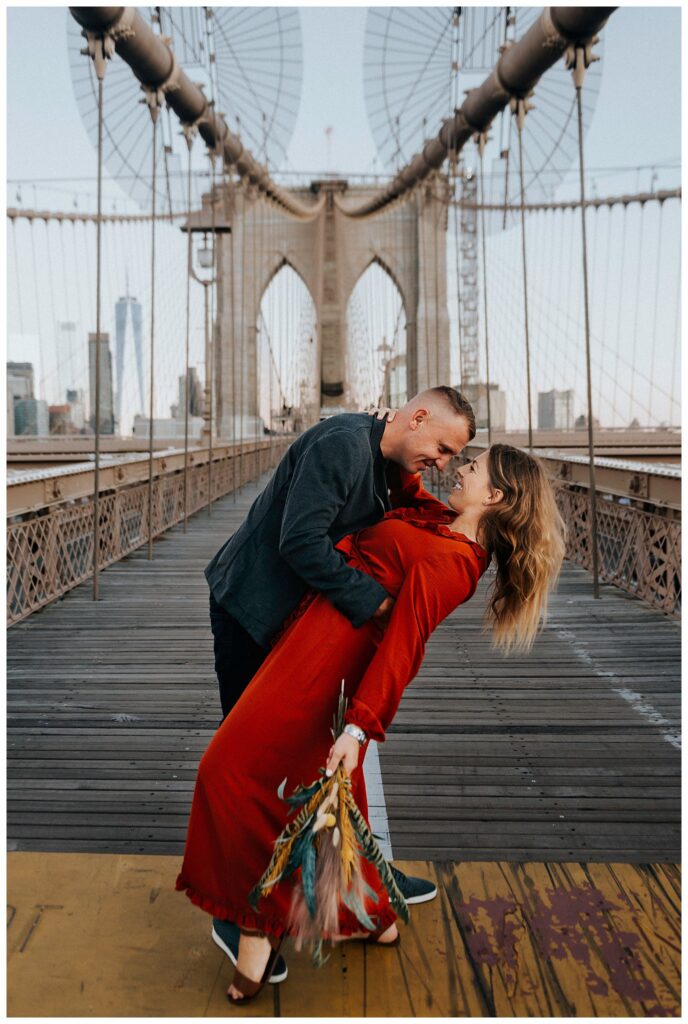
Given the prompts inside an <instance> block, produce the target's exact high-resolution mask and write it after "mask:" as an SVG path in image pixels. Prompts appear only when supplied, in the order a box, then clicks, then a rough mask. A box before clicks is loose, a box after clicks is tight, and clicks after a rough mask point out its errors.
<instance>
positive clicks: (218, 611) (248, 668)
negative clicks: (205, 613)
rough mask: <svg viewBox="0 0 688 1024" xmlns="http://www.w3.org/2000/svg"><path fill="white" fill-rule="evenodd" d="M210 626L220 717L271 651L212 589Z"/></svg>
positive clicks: (231, 706) (240, 693)
mask: <svg viewBox="0 0 688 1024" xmlns="http://www.w3.org/2000/svg"><path fill="white" fill-rule="evenodd" d="M210 628H211V629H212V631H213V639H214V646H215V672H216V673H217V681H218V683H219V684H220V702H221V704H222V717H223V718H226V717H227V715H228V714H229V712H230V711H231V710H232V708H233V707H234V705H235V704H236V702H237V701H238V700H239V697H241V695H242V693H243V692H244V690H245V689H246V687H247V686H248V684H249V683H250V681H251V680H252V679H253V677H254V675H255V674H256V672H257V671H258V669H259V668H260V666H261V665H262V664H263V662H264V661H265V659H266V658H267V656H268V654H269V653H270V651H269V649H268V648H265V647H261V646H260V645H259V644H257V643H256V641H255V640H254V639H253V637H252V636H251V635H250V634H249V633H247V632H246V630H245V629H244V627H243V626H241V625H240V624H239V623H238V622H237V621H236V619H233V618H232V616H231V615H230V614H229V613H228V612H226V611H225V609H224V608H223V607H222V605H220V604H218V603H217V601H216V600H215V598H214V597H213V594H212V591H211V592H210Z"/></svg>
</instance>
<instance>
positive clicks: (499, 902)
mask: <svg viewBox="0 0 688 1024" xmlns="http://www.w3.org/2000/svg"><path fill="white" fill-rule="evenodd" d="M481 910H482V911H484V913H485V914H486V915H487V917H488V918H489V920H490V924H491V925H492V929H493V931H492V932H491V933H490V932H488V931H487V930H486V929H485V928H484V927H483V926H482V925H480V924H478V916H479V913H480V911H481ZM458 911H459V914H460V915H461V918H462V921H463V926H464V931H465V935H466V941H467V943H468V946H469V949H470V951H471V955H472V957H473V959H474V960H476V961H477V962H478V963H481V964H489V965H490V966H491V967H494V966H496V965H497V964H507V965H508V966H509V967H512V968H515V967H516V966H517V956H516V938H517V936H516V932H517V930H518V929H520V928H521V927H522V925H521V922H520V915H519V911H518V904H517V903H516V902H515V901H514V900H513V899H509V898H508V897H500V896H496V897H494V898H492V899H488V900H481V899H478V897H477V896H472V897H471V899H470V900H469V901H468V903H462V904H461V905H460V906H459V907H458Z"/></svg>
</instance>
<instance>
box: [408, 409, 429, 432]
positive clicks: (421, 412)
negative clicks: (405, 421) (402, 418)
mask: <svg viewBox="0 0 688 1024" xmlns="http://www.w3.org/2000/svg"><path fill="white" fill-rule="evenodd" d="M429 415H430V413H429V412H428V410H427V409H416V411H415V412H414V414H413V416H412V418H411V422H410V423H409V426H410V428H411V430H417V429H418V427H419V426H420V425H421V423H422V422H423V421H424V420H427V418H428V417H429Z"/></svg>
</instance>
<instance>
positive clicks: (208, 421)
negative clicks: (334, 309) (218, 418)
mask: <svg viewBox="0 0 688 1024" xmlns="http://www.w3.org/2000/svg"><path fill="white" fill-rule="evenodd" d="M217 206H218V198H217V195H216V193H215V191H214V190H213V192H212V194H210V195H204V196H203V199H202V205H201V209H200V210H199V211H197V212H195V213H192V214H191V215H190V217H189V219H188V221H187V223H186V224H184V225H183V226H182V231H188V232H189V233H190V234H192V235H193V234H200V235H202V239H201V243H200V245H199V246H198V249H197V251H196V259H197V261H198V269H199V271H200V272H199V273H197V272H196V270H195V269H194V252H193V245H192V244H190V245H189V246H188V253H189V266H188V271H189V276H190V277H192V278H193V279H194V281H197V282H198V284H200V285H202V286H203V311H204V321H203V322H204V347H205V388H204V402H203V433H202V437H201V447H204V446H205V447H207V449H208V513H209V514H210V510H211V506H212V460H213V380H212V365H213V351H212V344H211V340H210V323H209V309H210V302H209V289H210V288H212V287H213V286H214V285H216V284H217V282H218V280H219V279H220V275H219V274H218V272H217V267H218V261H217V256H216V239H215V236H216V235H218V234H220V235H221V234H229V232H230V231H231V230H232V228H231V225H230V223H229V221H228V220H227V219H226V217H225V216H224V210H223V209H222V208H220V210H218V209H217ZM209 235H210V237H211V238H212V242H210V243H209V242H208V236H209ZM232 315H233V314H232ZM184 398H185V402H186V408H187V410H188V406H189V381H188V377H187V380H186V382H185V385H184Z"/></svg>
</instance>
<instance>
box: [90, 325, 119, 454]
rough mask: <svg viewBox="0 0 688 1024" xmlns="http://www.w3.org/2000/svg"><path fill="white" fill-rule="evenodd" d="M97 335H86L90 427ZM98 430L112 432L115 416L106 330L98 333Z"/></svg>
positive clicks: (93, 421)
mask: <svg viewBox="0 0 688 1024" xmlns="http://www.w3.org/2000/svg"><path fill="white" fill-rule="evenodd" d="M97 340H98V335H97V334H96V333H90V334H89V336H88V370H89V400H90V417H89V422H90V424H91V428H92V429H93V430H95V427H96V342H97ZM100 432H101V434H114V432H115V417H114V409H113V404H112V355H111V353H110V335H109V334H108V333H107V332H106V331H101V333H100Z"/></svg>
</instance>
